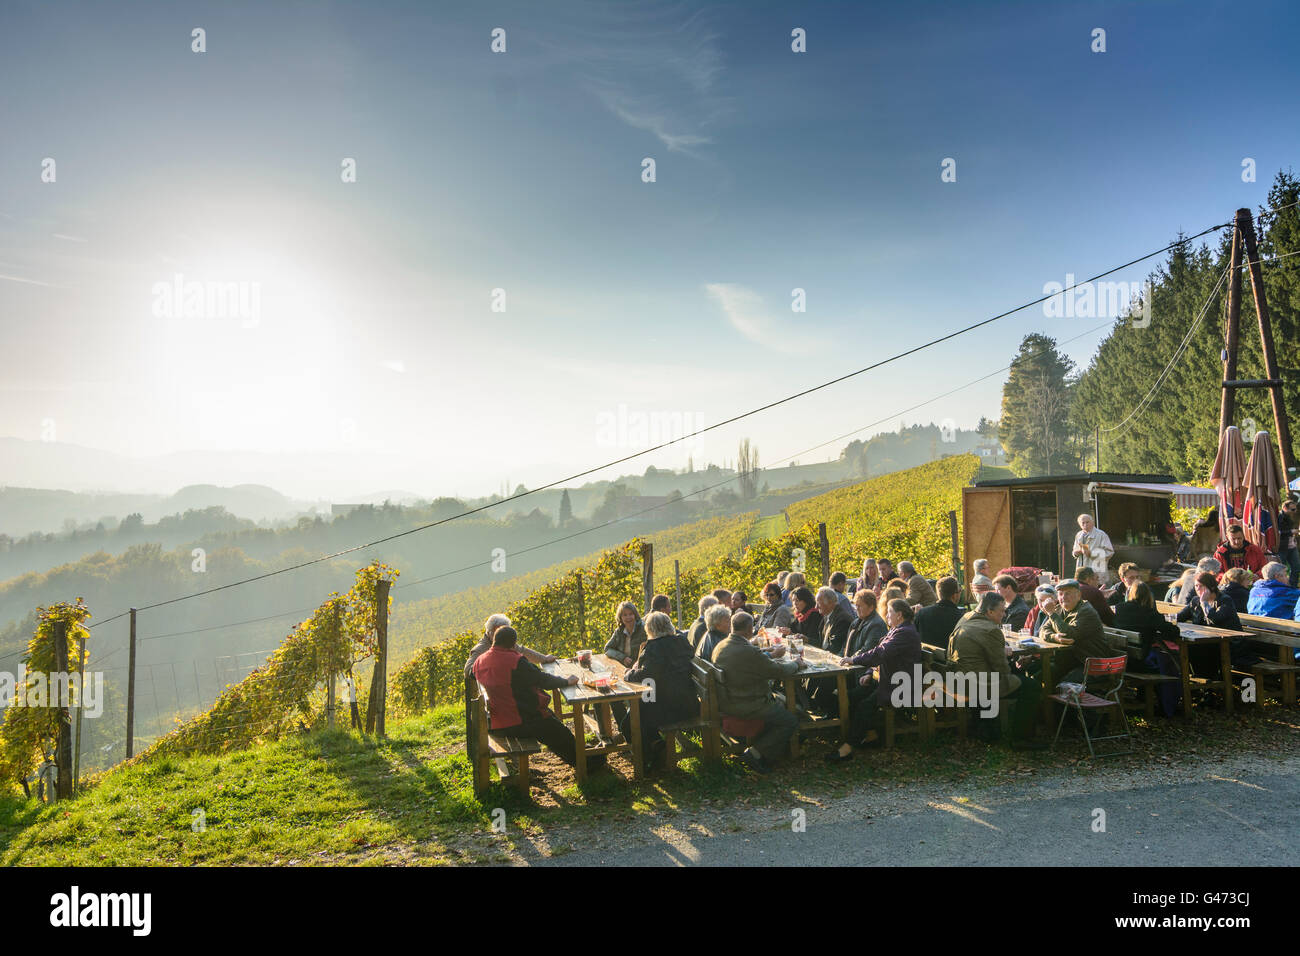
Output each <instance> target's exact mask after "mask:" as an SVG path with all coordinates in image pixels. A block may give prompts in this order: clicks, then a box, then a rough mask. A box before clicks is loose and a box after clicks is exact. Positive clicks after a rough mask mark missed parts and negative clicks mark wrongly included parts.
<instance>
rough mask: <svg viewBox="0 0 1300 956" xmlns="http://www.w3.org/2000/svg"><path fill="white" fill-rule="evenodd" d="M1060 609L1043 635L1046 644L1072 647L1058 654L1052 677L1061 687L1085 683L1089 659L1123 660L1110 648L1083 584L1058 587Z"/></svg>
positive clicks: (1045, 625) (1070, 582)
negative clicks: (1066, 683) (1062, 684)
mask: <svg viewBox="0 0 1300 956" xmlns="http://www.w3.org/2000/svg"><path fill="white" fill-rule="evenodd" d="M1056 594H1057V598H1058V600H1059V601H1060V605H1059V607H1057V609H1056V611H1055V612H1053V613H1052V614H1050V615H1048V617H1047V620H1046V621H1044V622H1043V627H1042V629H1041V630H1040V631H1039V636H1040V637H1042V638H1043V640H1046V641H1053V642H1055V643H1057V644H1067V645H1069V646H1068V647H1066V648H1065V649H1064V650H1060V651H1057V652H1056V656H1055V657H1054V658H1053V659H1052V673H1053V674H1055V675H1057V676H1056V681H1057V683H1062V682H1066V681H1068V682H1069V683H1072V684H1078V683H1081V682H1082V681H1083V663H1084V661H1085V660H1087V659H1088V658H1089V657H1119V656H1120V654H1119V652H1118V651H1116V650H1115V649H1114V648H1112V647H1111V646H1110V643H1109V642H1108V641H1107V640H1106V634H1105V632H1104V631H1103V630H1102V624H1101V618H1100V617H1098V616H1097V609H1096V608H1094V607H1093V606H1092V605H1091V604H1089V603H1088V602H1087V601H1085V600H1084V599H1083V592H1082V590H1081V589H1080V587H1079V582H1078V581H1077V580H1075V579H1074V578H1066V579H1065V580H1064V581H1061V582H1060V583H1058V584H1057V585H1056Z"/></svg>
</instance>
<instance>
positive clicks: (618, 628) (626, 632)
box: [604, 601, 645, 723]
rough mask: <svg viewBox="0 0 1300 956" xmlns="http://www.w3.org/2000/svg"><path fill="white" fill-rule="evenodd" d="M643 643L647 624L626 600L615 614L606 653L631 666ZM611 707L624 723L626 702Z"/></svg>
mask: <svg viewBox="0 0 1300 956" xmlns="http://www.w3.org/2000/svg"><path fill="white" fill-rule="evenodd" d="M643 644H645V625H644V624H642V623H641V615H640V614H639V613H638V612H637V609H636V605H635V604H633V603H632V602H631V601H624V602H623V603H622V604H620V605H619V606H618V611H617V612H615V614H614V633H613V634H611V635H610V638H609V643H607V644H606V645H605V651H604V654H605V656H606V657H608V658H609V659H610V660H612V661H617V662H618V663H620V664H622V665H623V666H624V667H631V666H632V665H633V664H635V663H636V659H637V657H638V656H639V655H640V654H641V646H642V645H643ZM609 709H610V711H611V712H612V713H613V715H614V719H615V720H616V721H618V722H619V723H622V722H623V718H624V717H626V716H627V705H626V704H622V703H614V704H610V705H609Z"/></svg>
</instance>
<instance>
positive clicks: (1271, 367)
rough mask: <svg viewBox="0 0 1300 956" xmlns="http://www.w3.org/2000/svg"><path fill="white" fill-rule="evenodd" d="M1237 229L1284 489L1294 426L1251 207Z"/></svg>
mask: <svg viewBox="0 0 1300 956" xmlns="http://www.w3.org/2000/svg"><path fill="white" fill-rule="evenodd" d="M1237 228H1239V229H1240V230H1241V233H1242V236H1243V238H1244V239H1245V242H1246V262H1247V263H1248V264H1249V266H1250V290H1251V292H1252V293H1253V294H1254V297H1255V314H1256V315H1257V316H1258V318H1259V339H1260V343H1261V344H1262V345H1263V346H1264V377H1265V378H1266V379H1271V380H1272V382H1273V384H1272V385H1270V386H1269V389H1268V392H1269V397H1270V398H1271V399H1272V400H1273V424H1274V425H1275V426H1276V427H1277V447H1278V458H1279V459H1280V461H1281V465H1282V475H1283V478H1282V482H1283V491H1284V492H1285V490H1286V485H1287V484H1289V483H1290V481H1291V465H1292V461H1291V426H1290V425H1289V424H1288V422H1287V417H1286V404H1285V402H1284V401H1283V398H1282V381H1281V377H1280V376H1279V374H1278V368H1277V353H1276V351H1275V350H1274V348H1273V324H1272V322H1271V321H1270V319H1269V313H1268V300H1267V299H1266V298H1265V296H1264V271H1263V270H1262V269H1261V268H1260V265H1259V248H1258V247H1257V246H1256V244H1255V224H1254V223H1253V222H1252V221H1251V218H1250V210H1249V209H1238V210H1237Z"/></svg>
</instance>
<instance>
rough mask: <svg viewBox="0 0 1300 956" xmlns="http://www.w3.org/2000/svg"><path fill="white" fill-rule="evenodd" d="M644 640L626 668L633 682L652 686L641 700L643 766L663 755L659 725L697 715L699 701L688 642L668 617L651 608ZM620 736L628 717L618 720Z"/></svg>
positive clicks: (628, 725) (628, 729) (628, 724)
mask: <svg viewBox="0 0 1300 956" xmlns="http://www.w3.org/2000/svg"><path fill="white" fill-rule="evenodd" d="M645 630H646V642H645V646H644V647H642V648H641V656H640V658H639V659H638V660H637V662H636V664H634V665H633V666H632V668H631V670H629V671H628V672H627V674H626V675H625V676H626V679H627V680H629V681H631V682H632V683H634V684H649V685H650V686H651V687H653V688H654V691H653V693H652V694H649V695H647V696H649V698H650V699H649V700H646V699H645V697H643V698H642V701H641V705H640V706H641V753H643V754H644V755H645V762H646V766H647V767H654V766H656V765H657V764H658V763H659V762H660V761H661V760H662V759H663V756H664V750H665V744H664V739H663V737H661V736H660V735H659V728H660V727H663V726H664V725H665V724H675V723H677V722H678V721H679V720H686V719H687V718H690V717H697V716H699V713H700V702H699V700H698V698H696V696H695V682H694V681H693V680H692V679H691V658H692V657H693V656H694V655H693V654H692V652H691V646H690V644H688V643H687V642H686V641H684V640H678V639H677V628H675V627H674V626H673V621H672V618H670V617H669V616H668V615H667V614H664V613H663V612H661V611H655V612H654V613H652V614H650V615H649V616H648V617H647V618H646V619H645ZM619 729H620V730H621V731H622V732H623V736H624V737H627V736H628V735H629V734H630V733H631V732H632V730H631V720H630V718H628V717H624V718H623V720H622V721H620V723H619Z"/></svg>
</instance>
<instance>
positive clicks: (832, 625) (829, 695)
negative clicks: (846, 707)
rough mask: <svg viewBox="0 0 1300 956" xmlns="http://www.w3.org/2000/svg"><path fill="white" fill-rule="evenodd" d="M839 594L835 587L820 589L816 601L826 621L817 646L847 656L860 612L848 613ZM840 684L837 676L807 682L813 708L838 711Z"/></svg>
mask: <svg viewBox="0 0 1300 956" xmlns="http://www.w3.org/2000/svg"><path fill="white" fill-rule="evenodd" d="M836 597H837V595H836V592H835V591H834V590H833V589H832V588H818V589H817V596H816V598H814V600H815V602H816V605H817V613H818V614H820V615H821V620H822V626H821V633H820V635H819V640H818V642H817V646H818V647H820V648H821V649H822V650H824V651H826V653H828V654H834V655H835V656H836V657H843V656H844V649H845V647H846V646H847V643H848V638H849V630H850V629H851V628H852V627H853V621H854V620H855V618H856V612H855V614H854V616H850V615H848V614H847V613H845V611H844V608H842V607H840V604H839V601H838V600H836ZM836 686H837V683H836V680H835V678H834V677H813V678H810V679H808V680H807V681H805V682H804V687H805V689H806V690H807V692H808V701H809V703H810V704H811V709H813V710H815V711H816V712H817V713H819V714H822V715H824V716H827V717H830V716H834V715H836V714H838V713H839V704H838V703H837V701H836Z"/></svg>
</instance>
